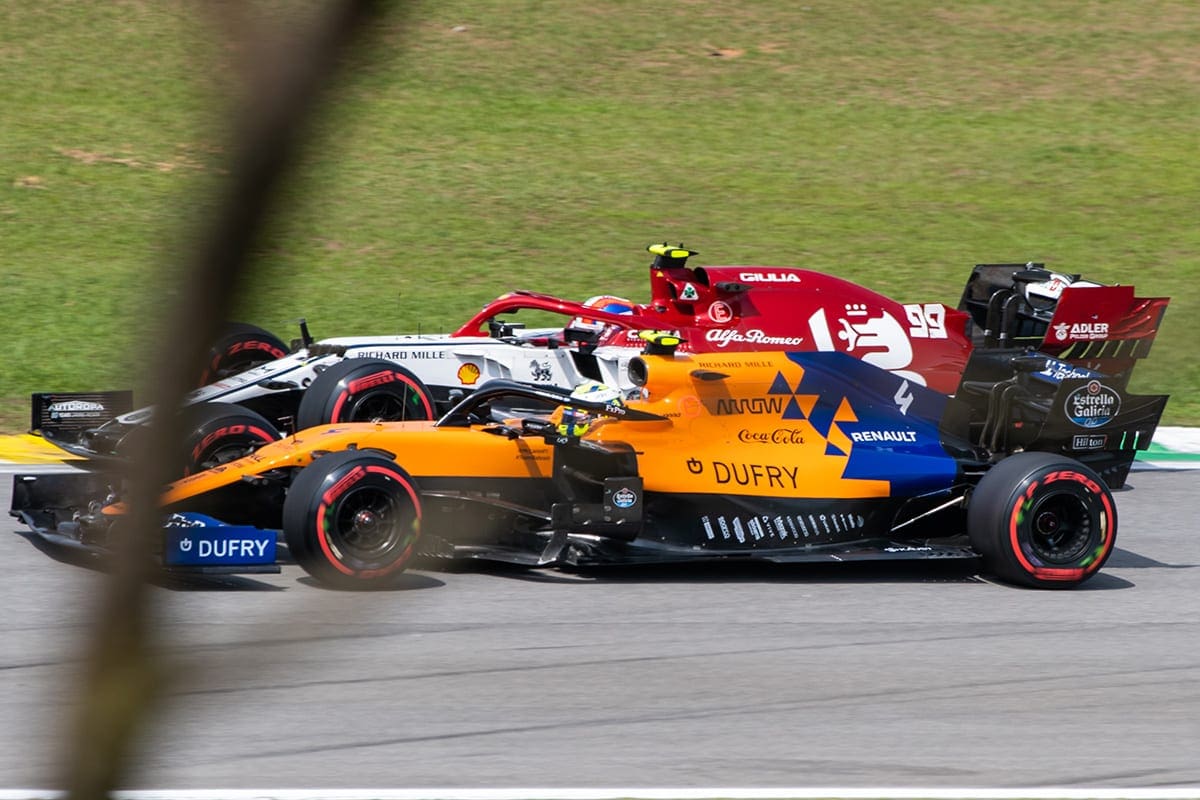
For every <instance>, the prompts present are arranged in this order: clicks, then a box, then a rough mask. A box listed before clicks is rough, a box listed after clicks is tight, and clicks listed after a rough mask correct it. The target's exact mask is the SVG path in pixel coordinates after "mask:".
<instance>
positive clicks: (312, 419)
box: [296, 358, 434, 430]
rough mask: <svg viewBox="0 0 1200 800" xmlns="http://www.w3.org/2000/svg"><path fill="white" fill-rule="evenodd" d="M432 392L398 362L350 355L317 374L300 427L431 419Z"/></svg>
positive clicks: (300, 415) (305, 399) (300, 413)
mask: <svg viewBox="0 0 1200 800" xmlns="http://www.w3.org/2000/svg"><path fill="white" fill-rule="evenodd" d="M433 413H434V406H433V396H432V395H431V394H430V392H429V389H428V388H427V387H426V386H425V384H424V383H422V382H421V379H420V378H418V377H417V376H416V375H413V374H412V373H411V372H409V371H408V370H406V369H405V368H404V367H402V366H400V365H399V364H395V363H393V362H391V361H384V360H381V359H367V358H348V359H346V360H344V361H339V362H338V363H336V364H334V365H333V366H331V367H329V369H327V370H325V371H324V372H322V373H321V374H320V375H318V376H317V377H316V378H314V379H313V382H312V384H310V385H309V387H308V389H307V390H305V392H304V396H303V397H302V398H301V400H300V409H299V410H298V411H297V412H296V430H304V429H305V428H311V427H313V426H315V425H328V424H331V423H336V422H370V421H371V420H376V419H379V420H387V421H396V420H406V419H432V418H433Z"/></svg>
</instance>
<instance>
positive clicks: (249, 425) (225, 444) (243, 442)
mask: <svg viewBox="0 0 1200 800" xmlns="http://www.w3.org/2000/svg"><path fill="white" fill-rule="evenodd" d="M180 423H181V425H182V427H183V455H182V462H183V463H182V472H183V474H184V475H191V474H193V473H196V472H200V471H202V470H206V469H211V468H213V467H216V466H219V465H221V464H225V463H227V462H229V461H233V460H234V459H237V458H241V457H242V456H246V455H249V454H250V453H253V452H254V451H255V450H257V449H258V448H260V447H262V446H263V445H264V444H269V443H270V442H273V441H275V440H277V439H279V438H281V436H280V433H279V431H278V429H276V427H275V426H274V425H273V424H271V423H270V422H269V421H268V420H267V418H266V417H264V416H262V415H261V414H259V413H257V412H254V411H251V410H250V409H248V408H243V407H242V406H239V405H235V404H233V403H197V404H195V405H191V406H185V407H184V409H183V410H182V411H181V412H180Z"/></svg>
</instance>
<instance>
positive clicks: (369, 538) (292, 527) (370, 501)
mask: <svg viewBox="0 0 1200 800" xmlns="http://www.w3.org/2000/svg"><path fill="white" fill-rule="evenodd" d="M420 532H421V500H420V495H419V494H418V492H417V487H416V485H415V484H414V483H413V480H412V478H411V477H409V474H408V473H407V472H405V471H404V470H403V469H401V468H400V467H399V466H397V465H396V463H395V462H394V461H392V460H391V459H389V458H386V457H385V456H382V455H377V454H373V453H370V452H368V451H343V452H339V453H331V454H329V455H326V456H322V457H320V458H318V459H317V460H316V461H314V462H313V463H312V464H310V465H309V466H307V467H305V468H304V469H303V470H301V471H300V474H299V475H298V476H297V477H296V480H295V481H293V482H292V485H291V487H290V488H289V489H288V493H287V497H286V498H285V499H284V502H283V534H284V538H285V540H286V541H287V545H288V549H289V550H290V551H291V554H292V557H293V558H294V559H295V560H296V562H297V563H298V564H299V565H300V566H301V567H303V568H304V570H305V571H306V572H307V573H308V574H309V575H312V576H313V577H314V578H316V579H317V580H318V581H320V582H321V583H324V584H326V585H328V586H332V587H336V588H341V589H375V588H381V587H384V586H387V585H389V584H390V583H391V582H392V581H393V580H394V579H395V576H396V575H397V574H399V573H400V572H401V571H403V569H404V567H405V566H406V565H407V564H408V562H409V560H410V559H411V558H412V555H413V552H414V550H415V547H416V542H417V538H418V537H419V536H420Z"/></svg>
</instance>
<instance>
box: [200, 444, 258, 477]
mask: <svg viewBox="0 0 1200 800" xmlns="http://www.w3.org/2000/svg"><path fill="white" fill-rule="evenodd" d="M263 444H264V443H263V441H262V440H260V439H256V438H250V437H245V436H231V437H229V438H227V439H222V440H221V441H219V442H217V443H216V444H215V445H214V446H212V447H210V448H208V449H207V450H205V451H204V452H203V453H201V454H200V458H199V459H197V461H196V463H195V464H193V465H191V469H192V471H193V472H200V471H202V470H206V469H212V468H213V467H219V466H220V465H222V464H228V463H229V462H230V461H236V460H237V459H239V458H241V457H242V456H248V455H250V454H251V453H253V452H254V451H255V450H257V449H258V448H259V447H261V446H262V445H263Z"/></svg>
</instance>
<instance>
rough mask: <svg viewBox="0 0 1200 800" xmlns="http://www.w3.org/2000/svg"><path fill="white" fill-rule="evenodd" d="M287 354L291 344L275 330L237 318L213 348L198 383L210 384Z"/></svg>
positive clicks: (201, 384)
mask: <svg viewBox="0 0 1200 800" xmlns="http://www.w3.org/2000/svg"><path fill="white" fill-rule="evenodd" d="M287 354H288V348H287V345H285V344H284V343H283V342H282V341H281V340H280V339H279V338H278V337H277V336H275V335H274V334H272V333H270V332H269V331H265V330H263V329H262V328H259V327H258V326H256V325H247V324H246V323H244V322H234V323H232V324H230V325H227V326H226V327H225V329H224V330H223V331H222V332H221V335H220V337H219V338H218V339H217V341H216V342H214V343H213V346H212V347H210V348H209V350H208V356H207V358H205V360H204V369H203V371H202V372H201V373H200V382H199V383H198V384H197V385H198V386H207V385H208V384H210V383H213V382H215V381H219V380H221V378H225V377H228V376H230V375H236V374H237V373H239V372H244V371H245V370H248V369H251V368H253V367H257V366H258V365H259V364H265V363H267V362H268V361H274V360H275V359H277V358H283V357H284V356H286V355H287Z"/></svg>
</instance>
